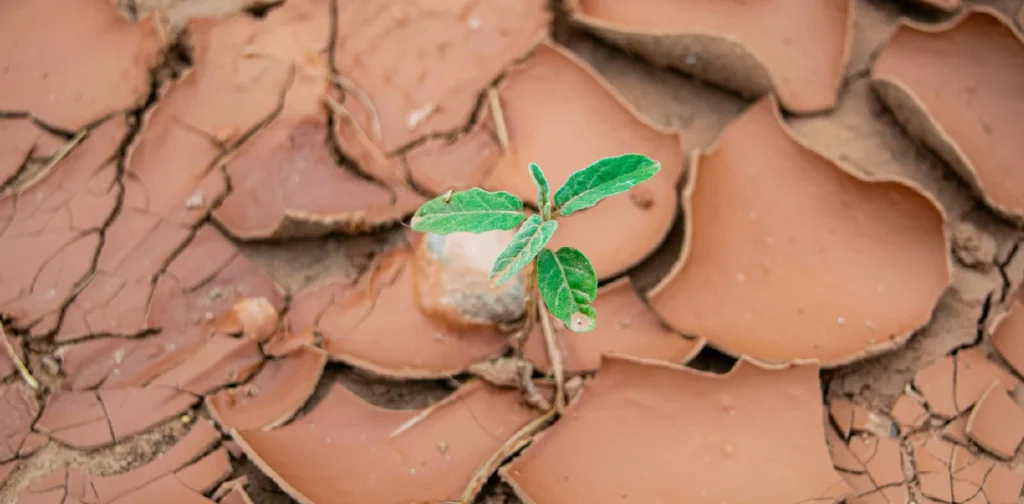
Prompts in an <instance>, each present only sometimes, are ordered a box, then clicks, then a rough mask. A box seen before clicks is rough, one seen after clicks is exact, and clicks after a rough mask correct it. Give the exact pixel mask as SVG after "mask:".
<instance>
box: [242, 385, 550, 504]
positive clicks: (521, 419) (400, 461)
mask: <svg viewBox="0 0 1024 504" xmlns="http://www.w3.org/2000/svg"><path fill="white" fill-rule="evenodd" d="M431 408H432V411H431V412H430V413H429V414H428V415H427V416H426V417H425V418H423V419H422V420H421V421H419V422H418V423H416V424H415V425H413V426H412V427H411V428H409V429H408V430H406V431H404V432H403V433H401V434H399V435H398V436H395V437H393V438H392V437H391V435H390V433H391V432H393V431H395V430H396V428H398V427H399V426H401V425H403V424H405V423H407V422H408V421H409V420H410V419H411V418H413V417H416V416H417V415H419V414H421V412H420V411H408V410H403V411H398V410H386V409H383V408H379V407H376V406H372V405H370V404H368V403H366V402H364V401H363V400H362V399H359V397H357V396H356V395H355V394H353V393H352V392H349V391H348V390H347V389H345V388H344V387H342V386H340V385H335V386H333V387H332V388H331V390H330V392H328V393H327V396H326V397H324V398H323V400H321V401H320V403H319V404H318V405H317V406H316V408H314V409H313V411H311V412H310V413H308V414H306V415H305V416H302V417H299V418H297V419H295V420H294V421H293V422H292V423H290V424H288V425H285V426H282V427H278V428H276V429H273V430H262V429H254V430H247V431H237V430H234V431H232V436H233V437H234V438H235V439H236V440H237V441H238V442H239V444H241V445H242V447H243V448H244V449H245V451H246V454H248V455H249V457H250V458H251V459H252V460H253V461H255V462H256V464H257V465H258V466H259V467H260V468H261V469H262V470H263V471H264V472H265V473H266V474H268V475H270V476H271V477H272V478H274V480H275V481H276V482H277V483H278V484H279V485H280V486H281V488H282V489H284V490H285V491H286V492H288V493H289V495H291V496H292V498H294V499H296V500H298V501H300V502H332V501H343V502H375V503H380V504H390V503H394V504H405V503H408V502H441V501H452V500H456V501H457V500H458V499H459V496H460V495H461V494H462V492H463V490H464V489H465V487H466V485H467V483H468V482H469V481H470V478H471V476H472V474H473V472H474V471H475V470H476V469H477V468H478V467H479V466H480V465H482V464H483V463H484V461H485V460H487V458H488V457H489V456H490V455H491V454H492V453H493V452H494V451H495V450H496V449H497V448H498V446H499V445H500V444H501V443H502V442H504V440H505V439H508V438H510V437H511V436H512V435H513V434H514V433H515V432H516V431H518V430H519V429H520V428H521V427H523V426H524V425H526V424H527V423H528V422H529V421H530V420H532V419H533V418H534V417H535V416H536V415H537V413H536V412H535V411H534V410H532V409H530V408H528V407H526V406H523V405H521V404H520V403H519V393H518V392H517V391H513V390H505V389H496V388H493V387H490V386H487V385H485V384H483V383H482V382H479V381H474V382H470V383H468V384H465V385H463V386H462V387H460V388H459V390H458V391H456V392H455V393H454V394H453V395H452V396H449V397H448V398H446V399H444V403H443V404H440V405H437V404H435V405H433V406H431ZM441 441H444V442H445V443H447V446H448V448H447V450H445V451H444V453H442V452H441V451H440V450H438V443H439V442H441ZM476 490H479V489H476Z"/></svg>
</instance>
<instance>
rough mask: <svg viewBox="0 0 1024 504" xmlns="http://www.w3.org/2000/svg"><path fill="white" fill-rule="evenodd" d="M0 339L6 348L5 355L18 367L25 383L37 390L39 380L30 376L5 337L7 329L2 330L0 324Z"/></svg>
mask: <svg viewBox="0 0 1024 504" xmlns="http://www.w3.org/2000/svg"><path fill="white" fill-rule="evenodd" d="M0 340H3V342H4V347H5V348H6V349H7V355H9V356H10V357H11V361H13V362H14V365H15V366H16V367H17V368H18V372H19V373H21V378H22V379H23V380H25V383H27V384H28V386H29V387H32V390H39V381H37V380H36V378H35V377H34V376H32V373H31V372H29V370H28V368H27V367H25V363H24V362H23V361H22V360H21V357H20V356H19V355H18V352H17V351H16V350H14V346H12V345H11V341H10V340H8V339H7V331H4V328H3V325H0Z"/></svg>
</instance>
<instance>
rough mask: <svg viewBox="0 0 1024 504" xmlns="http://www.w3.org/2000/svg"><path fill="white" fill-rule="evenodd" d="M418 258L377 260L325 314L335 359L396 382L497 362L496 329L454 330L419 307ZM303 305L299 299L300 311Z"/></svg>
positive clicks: (398, 253) (401, 255)
mask: <svg viewBox="0 0 1024 504" xmlns="http://www.w3.org/2000/svg"><path fill="white" fill-rule="evenodd" d="M413 262H414V258H413V253H412V251H411V250H409V249H408V248H407V247H400V248H396V249H393V250H390V251H388V252H386V253H384V254H382V255H380V256H378V257H377V259H376V261H375V263H374V265H373V266H371V267H370V270H369V271H368V272H366V273H365V274H364V275H363V277H362V278H361V279H360V281H359V283H358V284H357V285H356V286H354V287H348V286H347V285H345V284H342V285H339V286H337V288H341V289H344V294H343V295H338V296H335V298H334V301H333V302H332V303H331V304H330V305H329V306H328V307H327V308H326V309H325V310H324V311H323V312H322V313H321V314H320V316H319V319H318V324H317V328H318V330H319V332H320V334H322V335H323V337H324V349H325V350H326V351H327V352H328V354H330V356H331V358H332V359H337V360H342V361H345V362H348V363H349V364H352V365H355V366H357V367H361V368H363V369H367V370H370V371H373V372H375V373H378V374H382V375H387V376H396V377H418V378H426V377H441V376H448V375H452V374H457V373H459V372H460V371H462V370H463V369H465V367H466V366H468V365H469V364H471V363H473V362H478V361H481V360H489V359H491V358H494V357H497V356H498V355H499V354H501V353H502V351H503V350H504V348H505V338H504V337H503V336H502V335H501V333H499V332H497V331H495V330H492V329H468V330H453V329H451V328H449V327H446V326H442V325H440V324H438V323H436V322H434V321H432V320H431V319H430V318H428V317H427V316H426V315H424V314H423V313H422V312H421V311H420V309H419V308H418V306H417V301H416V292H415V281H414V279H415V274H414V266H413ZM302 299H309V300H310V301H311V302H316V303H317V304H319V302H317V300H316V299H315V297H309V298H303V297H302V293H300V294H299V295H298V296H297V297H296V309H301V308H300V307H299V306H298V303H299V302H300V300H302Z"/></svg>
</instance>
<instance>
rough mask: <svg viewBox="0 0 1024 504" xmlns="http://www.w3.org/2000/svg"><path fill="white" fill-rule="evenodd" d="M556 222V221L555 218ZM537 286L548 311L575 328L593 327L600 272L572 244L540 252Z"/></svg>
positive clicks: (577, 329) (581, 330)
mask: <svg viewBox="0 0 1024 504" xmlns="http://www.w3.org/2000/svg"><path fill="white" fill-rule="evenodd" d="M552 222H554V221H552ZM537 286H538V287H539V288H540V295H541V297H543V298H544V303H545V304H546V305H547V307H548V311H550V312H551V314H552V315H554V316H555V318H557V319H558V320H561V321H562V323H564V324H565V326H566V327H568V328H569V329H571V330H572V331H574V332H587V331H590V330H591V329H593V328H594V326H595V320H596V318H597V312H595V311H594V307H593V306H590V305H591V303H593V302H594V299H595V298H597V273H595V272H594V266H593V265H591V264H590V259H587V256H586V255H584V254H583V252H580V251H579V250H576V249H574V248H572V247H562V248H560V249H558V252H552V251H551V250H550V249H544V250H542V251H541V252H540V254H539V255H538V256H537Z"/></svg>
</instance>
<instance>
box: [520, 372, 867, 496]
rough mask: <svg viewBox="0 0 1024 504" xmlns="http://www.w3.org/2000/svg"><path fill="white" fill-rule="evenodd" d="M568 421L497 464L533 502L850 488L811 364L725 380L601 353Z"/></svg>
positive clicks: (826, 492) (824, 492) (834, 492)
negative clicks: (836, 464)
mask: <svg viewBox="0 0 1024 504" xmlns="http://www.w3.org/2000/svg"><path fill="white" fill-rule="evenodd" d="M565 415H566V417H565V418H564V419H563V420H562V421H560V422H558V423H556V424H555V425H553V426H552V427H551V428H549V429H548V430H547V431H546V432H544V433H543V434H541V435H540V436H538V437H537V439H536V440H534V442H533V444H531V445H530V446H529V447H527V448H526V450H525V451H524V452H523V454H522V455H521V456H520V457H519V458H517V459H515V461H513V462H512V463H511V464H510V465H508V466H506V467H505V468H503V469H502V476H503V478H504V479H505V480H506V481H507V482H509V483H510V484H511V485H512V486H513V488H515V489H516V493H517V494H519V496H520V497H521V498H523V500H525V501H526V502H611V501H613V500H614V501H615V502H644V503H647V502H657V501H659V500H662V501H666V502H693V503H705V502H706V503H712V502H713V503H720V502H755V501H757V502H802V501H805V500H813V499H829V498H835V497H839V496H840V495H843V494H844V493H845V492H846V491H847V490H848V489H847V487H846V485H845V484H844V483H843V482H842V480H841V478H840V476H839V475H838V474H837V473H836V472H835V471H834V470H833V469H832V465H831V463H830V460H829V452H828V448H827V446H826V443H825V431H824V424H823V422H822V415H823V411H822V409H821V395H820V386H819V384H818V373H817V368H816V367H813V366H799V367H790V368H787V369H784V370H777V371H769V370H765V369H762V368H760V367H758V366H756V365H754V364H751V363H749V362H747V361H740V363H739V364H737V366H736V368H734V369H733V370H732V371H730V372H729V373H728V374H726V375H724V376H723V375H711V374H706V373H702V372H698V371H694V370H691V369H689V368H684V367H679V366H675V365H671V364H665V363H658V362H656V361H643V360H639V359H631V358H626V357H605V358H604V360H603V361H602V365H601V369H600V370H599V371H598V373H597V376H596V378H594V379H593V380H592V381H591V382H590V383H588V384H587V388H586V390H585V392H584V393H583V394H582V395H581V396H580V398H579V399H578V400H577V401H576V403H574V404H573V405H572V406H570V407H569V408H568V409H567V410H566V413H565ZM766 417H771V418H772V419H773V421H772V422H770V423H760V422H758V421H757V420H756V419H758V418H766ZM751 422H753V423H751ZM625 425H631V426H633V428H628V429H623V428H622V426H625ZM609 432H615V433H616V434H615V435H612V436H609V435H608V433H609ZM581 453H586V454H587V456H586V457H580V456H579V455H580V454H581ZM681 453H686V454H688V455H687V456H685V457H681V456H679V454H681ZM785 474H801V475H802V476H801V478H797V479H794V478H785V477H783V475H785ZM737 481H746V482H747V483H748V484H745V485H737V484H735V482H737Z"/></svg>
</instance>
